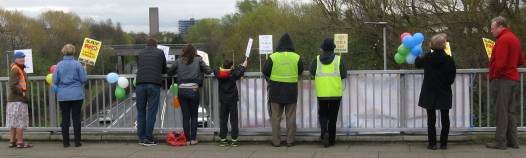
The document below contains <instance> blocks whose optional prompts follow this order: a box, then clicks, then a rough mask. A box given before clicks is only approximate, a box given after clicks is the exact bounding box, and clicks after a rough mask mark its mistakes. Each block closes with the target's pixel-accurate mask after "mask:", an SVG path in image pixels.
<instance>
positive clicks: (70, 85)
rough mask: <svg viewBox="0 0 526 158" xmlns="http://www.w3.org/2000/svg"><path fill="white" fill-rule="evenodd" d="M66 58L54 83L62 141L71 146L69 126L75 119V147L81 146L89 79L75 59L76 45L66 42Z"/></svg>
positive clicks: (54, 74)
mask: <svg viewBox="0 0 526 158" xmlns="http://www.w3.org/2000/svg"><path fill="white" fill-rule="evenodd" d="M62 54H63V55H64V58H63V59H62V61H60V62H59V63H58V64H57V67H56V68H55V72H54V73H53V85H55V86H57V87H58V91H57V97H58V101H59V106H60V111H61V114H62V124H61V128H62V143H63V145H64V147H65V148H66V147H69V146H70V144H69V126H70V120H73V133H74V135H75V141H74V142H75V147H80V146H81V145H82V144H81V143H80V140H81V134H80V127H81V126H80V121H81V120H80V118H81V110H82V104H83V101H84V83H85V82H86V81H87V80H88V77H87V74H86V71H85V70H84V67H83V66H82V64H80V62H78V61H77V60H75V58H74V57H73V55H74V54H75V46H73V45H72V44H66V45H64V47H63V48H62Z"/></svg>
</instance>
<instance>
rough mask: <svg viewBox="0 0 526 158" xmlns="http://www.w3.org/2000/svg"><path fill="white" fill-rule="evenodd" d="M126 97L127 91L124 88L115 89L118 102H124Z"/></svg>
mask: <svg viewBox="0 0 526 158" xmlns="http://www.w3.org/2000/svg"><path fill="white" fill-rule="evenodd" d="M125 97H126V91H125V90H124V88H121V87H119V86H117V88H115V98H117V100H123V99H124V98H125Z"/></svg>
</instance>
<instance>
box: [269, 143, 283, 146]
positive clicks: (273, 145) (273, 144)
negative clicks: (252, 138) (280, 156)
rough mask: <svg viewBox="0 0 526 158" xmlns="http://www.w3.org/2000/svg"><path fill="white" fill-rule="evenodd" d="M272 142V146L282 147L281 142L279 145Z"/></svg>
mask: <svg viewBox="0 0 526 158" xmlns="http://www.w3.org/2000/svg"><path fill="white" fill-rule="evenodd" d="M270 144H271V145H272V147H281V145H280V144H278V145H276V144H274V143H270Z"/></svg>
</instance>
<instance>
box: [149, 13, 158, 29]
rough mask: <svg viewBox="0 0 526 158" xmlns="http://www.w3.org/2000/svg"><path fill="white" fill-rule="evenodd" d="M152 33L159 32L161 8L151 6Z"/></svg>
mask: <svg viewBox="0 0 526 158" xmlns="http://www.w3.org/2000/svg"><path fill="white" fill-rule="evenodd" d="M149 11H150V35H155V34H157V33H159V8H157V7H151V8H150V10H149Z"/></svg>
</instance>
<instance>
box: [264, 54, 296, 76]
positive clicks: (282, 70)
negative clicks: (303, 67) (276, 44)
mask: <svg viewBox="0 0 526 158" xmlns="http://www.w3.org/2000/svg"><path fill="white" fill-rule="evenodd" d="M270 59H272V71H271V73H270V80H271V81H276V82H286V83H296V82H298V61H299V60H300V56H299V55H298V54H296V53H293V52H277V53H273V54H272V55H270Z"/></svg>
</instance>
